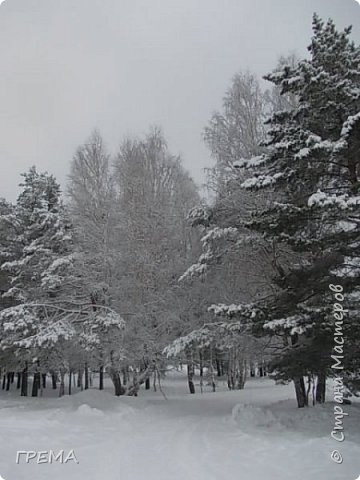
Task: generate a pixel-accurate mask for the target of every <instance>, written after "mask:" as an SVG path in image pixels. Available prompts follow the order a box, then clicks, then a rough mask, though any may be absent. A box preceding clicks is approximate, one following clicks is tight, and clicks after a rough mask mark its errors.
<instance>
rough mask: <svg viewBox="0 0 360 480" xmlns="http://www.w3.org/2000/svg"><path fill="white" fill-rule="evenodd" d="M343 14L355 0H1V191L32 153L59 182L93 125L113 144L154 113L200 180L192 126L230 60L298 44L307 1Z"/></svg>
mask: <svg viewBox="0 0 360 480" xmlns="http://www.w3.org/2000/svg"><path fill="white" fill-rule="evenodd" d="M314 11H316V12H318V13H319V14H320V15H321V16H323V17H325V18H328V17H329V16H330V17H332V18H334V19H335V21H336V22H337V24H338V26H339V27H341V28H342V27H344V26H347V25H348V24H352V25H353V27H354V28H353V38H354V39H355V40H356V41H357V42H359V41H360V6H359V5H358V4H357V3H356V2H355V0H6V1H5V2H4V3H3V4H1V6H0V46H1V48H0V68H1V74H0V138H1V142H0V165H1V178H0V196H4V197H6V198H8V199H10V200H14V199H15V198H16V195H17V193H18V189H17V185H18V183H19V180H20V177H19V174H20V173H21V172H23V171H24V170H26V169H27V168H28V167H29V166H31V165H32V164H36V165H37V166H38V168H39V169H40V170H45V169H46V170H48V171H49V172H51V173H53V174H54V175H56V177H57V178H58V179H59V181H60V182H61V183H62V184H63V185H64V182H65V179H66V175H67V173H68V169H69V162H70V160H71V157H72V155H73V153H74V150H75V149H76V147H77V146H78V145H79V144H81V143H82V142H84V141H85V140H86V138H87V137H88V136H89V134H90V132H91V130H92V129H93V128H94V127H98V128H99V129H100V131H101V133H102V135H103V137H104V138H105V140H106V142H107V144H108V146H109V149H110V151H111V152H114V151H115V150H116V148H117V146H118V145H119V143H120V141H121V139H122V138H123V137H124V136H126V135H132V134H140V135H141V134H143V133H145V132H146V131H147V130H148V127H149V125H150V124H158V125H160V126H161V127H162V128H163V130H164V133H165V136H166V138H167V140H168V143H169V146H170V148H171V150H172V151H173V152H174V153H181V154H182V156H183V159H184V164H185V166H186V168H187V169H188V170H190V172H191V173H192V174H193V176H194V178H195V180H196V181H197V182H199V183H201V182H202V181H203V179H204V177H203V175H202V170H203V169H204V167H206V166H209V165H211V160H210V156H209V153H208V151H207V149H206V148H205V146H204V145H203V143H202V139H201V134H202V130H203V127H204V126H205V124H206V123H207V121H208V119H209V118H210V115H211V113H212V111H213V110H215V109H218V108H220V106H221V99H222V96H223V94H224V91H225V90H226V88H227V87H228V86H229V82H230V79H231V77H232V76H233V74H234V73H235V72H236V71H239V70H241V69H242V70H244V69H250V70H253V71H255V72H256V73H258V74H260V75H262V74H264V73H266V72H267V71H268V70H271V69H272V67H273V66H274V64H275V63H276V60H277V58H278V56H279V55H280V54H284V53H285V54H286V53H287V52H288V51H289V50H296V51H297V52H298V53H299V54H300V55H303V54H304V53H305V48H306V46H307V45H308V43H309V39H310V34H311V17H312V14H313V12H314Z"/></svg>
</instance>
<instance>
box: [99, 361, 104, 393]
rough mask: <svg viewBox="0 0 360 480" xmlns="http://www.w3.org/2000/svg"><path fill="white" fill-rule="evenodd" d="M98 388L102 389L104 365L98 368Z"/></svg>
mask: <svg viewBox="0 0 360 480" xmlns="http://www.w3.org/2000/svg"><path fill="white" fill-rule="evenodd" d="M99 390H104V366H103V365H101V366H100V368H99Z"/></svg>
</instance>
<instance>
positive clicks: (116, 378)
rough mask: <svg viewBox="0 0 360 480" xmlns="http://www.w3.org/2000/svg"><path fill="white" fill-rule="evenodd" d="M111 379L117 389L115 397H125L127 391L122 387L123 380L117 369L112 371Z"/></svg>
mask: <svg viewBox="0 0 360 480" xmlns="http://www.w3.org/2000/svg"><path fill="white" fill-rule="evenodd" d="M109 373H110V378H111V381H112V382H113V385H114V389H115V395H116V396H117V397H119V396H120V395H124V393H125V389H124V388H123V386H122V385H121V378H120V374H119V372H118V371H117V370H116V369H115V368H111V369H110V372H109Z"/></svg>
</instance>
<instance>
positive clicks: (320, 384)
mask: <svg viewBox="0 0 360 480" xmlns="http://www.w3.org/2000/svg"><path fill="white" fill-rule="evenodd" d="M325 394H326V373H325V372H320V373H319V375H318V379H317V384H316V394H315V399H316V403H325Z"/></svg>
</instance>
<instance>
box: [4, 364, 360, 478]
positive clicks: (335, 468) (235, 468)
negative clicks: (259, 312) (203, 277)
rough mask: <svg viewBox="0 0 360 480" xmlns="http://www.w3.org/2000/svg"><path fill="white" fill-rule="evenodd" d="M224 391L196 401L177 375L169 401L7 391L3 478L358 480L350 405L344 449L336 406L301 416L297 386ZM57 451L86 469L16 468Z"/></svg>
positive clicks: (257, 383)
mask: <svg viewBox="0 0 360 480" xmlns="http://www.w3.org/2000/svg"><path fill="white" fill-rule="evenodd" d="M218 387H219V391H218V392H216V393H212V392H210V391H207V392H205V393H204V394H201V393H197V394H196V395H189V394H188V393H187V385H186V376H185V372H176V371H174V372H173V373H172V374H171V376H170V377H169V378H167V379H166V380H165V381H164V384H163V390H164V392H165V394H166V396H167V400H166V399H165V398H164V397H163V396H162V395H161V393H159V392H157V393H154V392H152V391H150V392H145V391H143V390H142V391H141V393H140V396H139V397H137V398H133V397H126V398H124V397H119V398H116V397H114V396H113V395H112V393H111V392H110V391H103V392H99V391H97V390H95V389H91V390H88V391H86V392H81V393H77V394H75V395H72V396H70V397H69V396H65V397H63V398H61V399H58V398H36V399H34V398H31V397H28V398H21V397H18V396H17V395H18V392H16V391H14V392H10V394H7V393H6V392H4V391H1V393H0V424H1V435H0V474H1V475H2V476H3V477H4V478H6V480H25V479H26V480H45V479H46V480H48V479H49V478H51V480H63V479H64V478H66V480H99V479H101V480H186V479H190V480H232V479H244V480H263V479H269V480H275V479H276V480H289V479H291V480H303V479H304V478H308V479H314V478H316V479H317V480H343V479H350V480H352V479H355V478H356V477H357V476H358V474H359V472H360V458H359V451H360V450H359V447H360V431H359V428H358V425H359V421H360V408H359V406H360V405H359V404H358V403H357V404H353V405H350V406H346V411H347V412H348V413H349V417H348V418H345V420H344V428H345V432H346V433H345V435H346V438H345V441H344V442H343V443H341V444H340V443H337V442H336V441H334V440H333V439H332V438H331V437H330V432H331V429H332V427H333V423H334V418H333V404H331V402H329V403H328V404H326V405H325V406H317V407H315V408H306V409H297V408H296V405H295V401H294V398H293V387H292V385H275V384H274V382H273V381H272V380H270V379H250V380H249V381H248V382H247V384H246V387H245V390H243V391H233V392H229V391H227V390H226V386H225V384H224V382H219V385H218ZM197 388H198V386H197ZM208 389H209V390H210V387H208ZM198 390H199V388H198ZM45 392H46V394H48V393H52V391H51V390H48V389H46V391H45ZM344 408H345V407H344ZM335 448H336V449H338V450H339V451H341V453H342V454H343V457H344V462H343V464H341V465H337V464H335V463H334V462H332V460H331V459H330V453H331V451H332V450H334V449H335ZM50 449H51V450H53V451H54V452H57V451H59V450H61V449H63V450H64V451H65V452H69V451H70V450H72V449H73V450H74V452H75V454H76V458H77V460H78V461H79V464H76V463H75V462H72V461H70V462H68V463H67V464H59V463H53V464H36V463H34V462H31V463H29V464H26V463H25V462H24V461H22V462H20V463H19V464H16V463H15V459H16V451H17V450H35V451H41V450H50Z"/></svg>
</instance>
